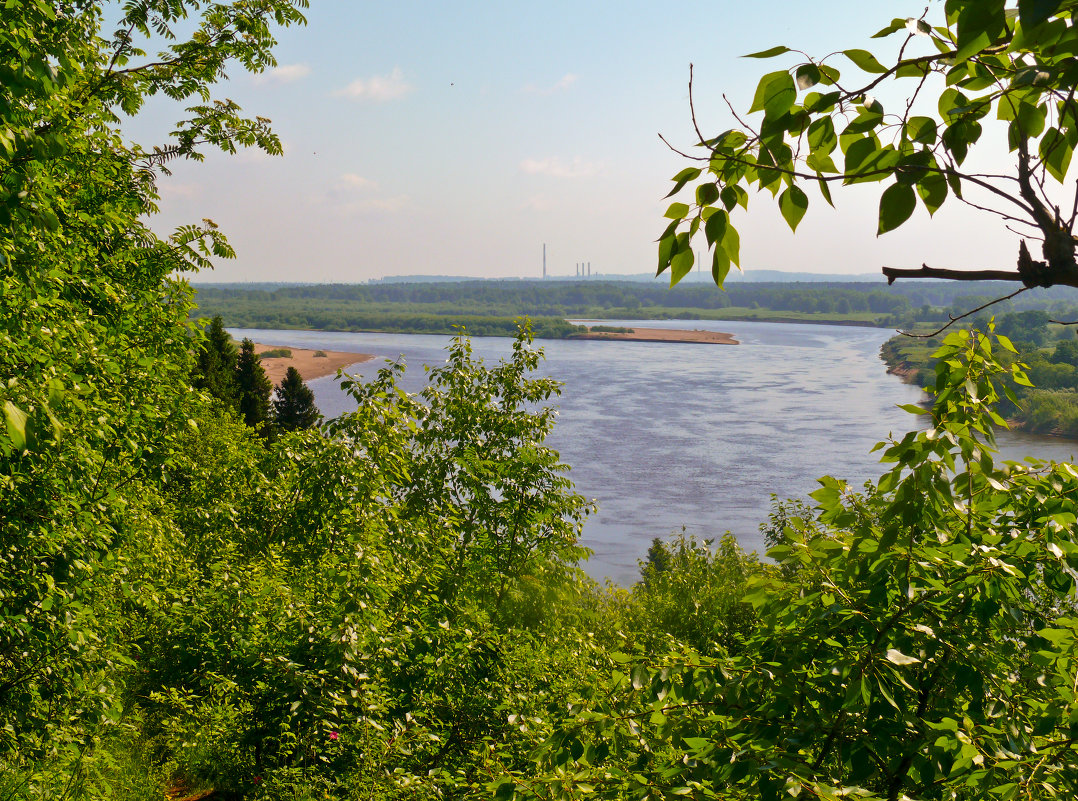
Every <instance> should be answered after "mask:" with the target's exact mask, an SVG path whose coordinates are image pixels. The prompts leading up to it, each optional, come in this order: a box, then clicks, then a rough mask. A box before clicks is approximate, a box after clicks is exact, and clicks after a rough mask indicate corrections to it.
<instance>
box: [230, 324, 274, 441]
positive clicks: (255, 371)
mask: <svg viewBox="0 0 1078 801" xmlns="http://www.w3.org/2000/svg"><path fill="white" fill-rule="evenodd" d="M272 392H273V384H272V383H271V382H270V380H269V378H268V377H267V376H266V370H265V368H264V367H263V366H262V362H261V361H260V360H259V358H258V354H257V353H255V343H254V342H252V341H251V340H250V339H244V340H243V342H242V343H241V345H240V355H239V358H238V360H237V361H236V394H237V396H238V407H239V413H240V416H241V417H242V418H243V421H244V422H245V423H247V425H249V426H250V427H251V428H258V427H259V426H261V425H263V424H264V423H266V422H267V421H268V420H269V411H270V394H271V393H272Z"/></svg>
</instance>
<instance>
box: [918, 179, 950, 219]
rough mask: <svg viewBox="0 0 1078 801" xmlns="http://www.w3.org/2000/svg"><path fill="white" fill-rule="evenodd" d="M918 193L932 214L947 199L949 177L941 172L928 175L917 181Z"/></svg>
mask: <svg viewBox="0 0 1078 801" xmlns="http://www.w3.org/2000/svg"><path fill="white" fill-rule="evenodd" d="M917 194H918V195H920V196H921V202H922V203H924V204H925V208H926V209H928V213H929V215H930V216H931V215H933V214H935V213H936V210H937V209H939V207H940V206H942V205H943V202H944V201H945V200H946V199H947V179H946V178H945V177H944V176H943V175H941V174H940V173H932V174H930V175H926V176H925V177H924V178H922V179H921V180H920V181H918V182H917Z"/></svg>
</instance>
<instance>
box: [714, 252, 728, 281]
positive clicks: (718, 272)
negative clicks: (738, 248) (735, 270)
mask: <svg viewBox="0 0 1078 801" xmlns="http://www.w3.org/2000/svg"><path fill="white" fill-rule="evenodd" d="M729 274H730V257H729V256H728V255H727V253H726V251H725V250H724V249H723V248H715V250H714V252H713V253H712V254H711V277H712V278H713V279H714V281H715V286H717V287H718V288H719V289H722V286H723V283H724V282H725V281H726V276H727V275H729Z"/></svg>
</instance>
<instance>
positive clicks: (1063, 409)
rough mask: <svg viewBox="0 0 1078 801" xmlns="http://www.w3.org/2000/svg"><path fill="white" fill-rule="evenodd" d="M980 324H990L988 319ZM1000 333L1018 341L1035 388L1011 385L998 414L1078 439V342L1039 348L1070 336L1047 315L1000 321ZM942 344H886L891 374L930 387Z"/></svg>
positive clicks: (884, 354) (1031, 313)
mask: <svg viewBox="0 0 1078 801" xmlns="http://www.w3.org/2000/svg"><path fill="white" fill-rule="evenodd" d="M979 323H981V324H983V325H987V324H988V323H989V321H988V320H981V321H979ZM998 330H999V331H1000V333H1004V332H1006V335H1007V336H1008V338H1009V339H1013V340H1014V346H1015V348H1016V349H1017V351H1018V358H1019V359H1020V360H1021V361H1022V362H1023V363H1025V364H1026V365H1027V369H1026V373H1027V375H1028V376H1029V379H1030V383H1031V384H1032V386H1023V385H1017V384H1012V385H1011V386H1010V387H1009V388H1010V390H1011V391H1012V393H1013V396H1014V399H1013V401H1012V400H1010V399H1004V400H1002V401H1001V402H1000V404H999V411H1000V412H1001V413H1002V414H1004V415H1005V416H1007V417H1008V418H1009V419H1011V421H1012V422H1013V423H1014V424H1015V425H1017V426H1018V427H1020V428H1023V429H1025V430H1028V431H1032V432H1035V433H1041V434H1058V435H1063V436H1069V437H1075V436H1078V342H1075V341H1074V340H1073V339H1060V340H1056V341H1055V342H1056V344H1055V345H1054V346H1053V347H1040V346H1041V345H1042V344H1044V343H1046V342H1048V341H1049V340H1050V339H1051V338H1052V337H1053V336H1058V335H1061V334H1062V335H1064V336H1066V335H1067V330H1066V329H1063V328H1061V327H1060V326H1058V325H1049V321H1048V319H1047V315H1046V314H1045V313H1044V312H1037V311H1026V312H1019V313H1011V314H1005V315H1003V316H1002V317H1000V318H999V321H998ZM938 344H939V340H938V337H932V338H929V339H928V340H927V343H926V341H925V340H924V339H915V338H910V337H903V336H897V337H892V338H891V339H890V340H888V341H887V342H886V343H885V344H884V346H883V348H882V349H881V355H882V357H883V359H884V361H885V362H887V364H888V366H889V367H890V368H891V369H892V370H897V371H899V372H901V373H902V374H903V375H905V376H906V377H907V378H908V379H909V380H912V381H913V382H915V383H918V384H920V385H921V386H922V387H925V386H927V385H928V384H930V383H931V377H932V375H933V371H934V369H935V363H936V358H935V357H934V355H933V350H934V347H933V345H938ZM1004 358H1006V357H1004Z"/></svg>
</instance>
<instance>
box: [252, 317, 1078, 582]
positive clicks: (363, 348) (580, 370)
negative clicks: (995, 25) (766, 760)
mask: <svg viewBox="0 0 1078 801" xmlns="http://www.w3.org/2000/svg"><path fill="white" fill-rule="evenodd" d="M607 324H609V325H633V324H634V323H633V321H608V323H607ZM636 324H637V325H641V326H645V327H652V328H659V327H666V328H702V329H708V330H717V331H729V332H730V333H733V334H734V335H735V336H736V337H737V338H738V340H739V341H740V342H741V343H742V344H740V345H736V346H730V345H700V344H679V343H657V342H597V341H565V340H554V341H545V342H542V343H541V344H542V345H543V348H544V350H545V352H546V362H545V364H544V365H543V367H542V373H543V374H545V375H550V376H553V377H554V378H557V379H558V380H560V381H562V382H564V388H563V391H562V396H561V399H560V402H559V404H558V405H559V409H560V414H559V418H558V424H557V426H555V429H554V433H553V435H552V436H551V439H550V444H551V445H552V446H553V447H555V448H557V449H558V450H559V451H560V452H561V456H562V459H563V460H564V461H565V462H566V463H568V464H570V465H572V467H573V470H572V473H571V477H572V479H573V481H574V482H575V484H576V486H577V489H578V491H579V492H581V493H582V494H584V495H586V496H587V497H589V498H594V499H596V500H597V501H598V504H599V514H598V515H597V516H595V517H594V518H592V519H591V520H589V522H588V523H587V525H586V526H585V529H584V544H585V545H587V546H588V547H590V548H592V549H593V550H594V552H595V555H594V556H593V557H592V558H591V560H590V562H589V563H588V565H587V569H588V572H589V573H591V574H592V575H594V576H596V577H597V578H603V577H607V576H608V577H610V578H612V579H614V580H615V581H617V582H619V583H626V584H627V583H631V582H633V581H635V579H636V577H637V560H638V559H639V558H641V557H642V556H643V555H644V554H645V552H646V551H647V547H648V544H649V543H650V541H651V539H652V537H656V536H659V537H661V536H665V535H667V534H669V533H671V532H673V531H676V530H679V529H680V528H681V527H682V526H685V528H686V529H687V530H688V531H689V532H690V533H693V534H696V535H698V536H702V537H717V536H719V535H721V534H722V533H723V532H725V531H726V530H730V531H732V532H733V533H734V534H735V535H736V536H737V538H738V540H739V541H740V542H741V543H742V545H743V546H745V547H746V548H750V549H753V548H755V549H761V550H762V547H763V542H762V538H761V535H760V532H759V526H760V523H761V522H763V521H764V520H766V518H767V514H768V512H769V510H770V504H771V501H770V496H771V494H772V493H774V494H776V495H778V496H779V497H783V498H787V497H803V496H805V495H806V494H807V493H809V492H811V491H812V490H813V489H815V487H816V486H817V484H816V481H815V479H816V478H817V477H818V476H821V475H824V474H830V475H834V476H836V477H839V478H843V479H846V480H847V481H850V482H851V483H852V484H855V485H860V484H862V483H863V482H865V481H867V480H874V479H876V478H878V477H879V475H880V474H881V473H882V472H883V469H882V466H881V465H880V464H879V462H878V456H879V454H878V453H877V454H870V453H869V450H870V449H871V447H872V446H873V445H874V444H875V443H876V442H878V441H880V440H881V439H886V438H887V437H888V435H889V434H890V433H892V432H893V433H894V434H896V435H900V434H901V433H903V432H905V431H906V430H908V429H910V428H913V427H916V426H917V425H918V424H919V421H918V420H917V419H915V418H914V417H913V416H912V415H909V414H907V413H906V412H903V411H901V410H900V409H898V408H896V406H897V405H898V404H905V403H913V402H916V401H917V400H918V399H919V398H920V395H921V393H920V392H919V391H918V390H917V389H916V388H915V387H912V386H909V385H906V384H903V383H902V382H901V381H899V380H898V379H897V378H895V377H893V376H888V375H886V373H885V372H884V368H883V365H882V363H881V362H880V359H879V349H880V345H881V344H883V342H884V341H885V340H886V339H887V338H888V337H889V336H890V335H891V333H892V332H891V331H889V330H887V329H874V328H857V327H841V326H815V325H787V324H780V323H742V322H715V321H693V320H677V321H651V320H649V321H647V322H644V323H640V322H637V323H636ZM233 333H234V335H235V336H239V337H242V336H249V337H251V338H252V339H254V340H255V341H257V342H263V343H266V344H269V345H279V346H294V347H304V348H322V349H325V350H344V351H349V350H353V351H356V352H360V353H374V354H377V355H378V356H380V357H385V358H397V357H398V356H401V355H403V357H404V358H405V360H406V362H407V363H408V365H409V372H408V373H407V374H406V376H405V381H404V388H405V389H408V390H409V391H415V390H418V389H419V388H420V387H421V385H422V381H423V371H422V369H421V367H420V366H421V365H422V364H424V363H427V364H435V363H441V362H443V361H444V360H445V354H444V351H443V348H444V346H445V344H446V341H447V340H446V338H445V337H440V336H408V335H391V334H351V333H336V332H324V331H253V330H237V331H234V332H233ZM510 344H511V341H510V340H508V339H504V338H477V339H475V340H474V341H473V346H474V348H475V351H476V353H477V354H479V355H481V356H483V357H484V358H486V359H488V360H496V359H498V358H501V357H503V356H506V355H508V353H509V350H510ZM381 364H382V362H381V361H380V360H376V361H372V362H367V363H365V364H361V365H358V366H357V368H356V371H357V372H359V373H360V374H361V375H370V374H372V373H373V372H374V371H375V370H376V369H377V368H378V367H379V366H381ZM310 386H311V389H313V390H314V393H315V398H316V401H317V403H318V406H319V408H320V409H321V410H322V412H323V413H324V414H325V415H326V416H327V417H332V416H335V415H337V414H340V413H342V412H344V411H346V410H348V404H349V399H348V397H347V396H346V395H344V394H343V393H342V392H341V391H340V389H339V388H338V387H337V382H336V380H335V379H333V378H323V379H319V380H316V381H312V382H310ZM1074 445H1075V443H1072V442H1069V441H1064V440H1057V439H1051V438H1042V437H1030V436H1026V435H1022V434H1013V433H1004V434H1002V435H1001V436H1000V446H1001V450H1002V452H1003V455H1004V457H1005V458H1008V459H1021V458H1024V457H1025V456H1027V455H1035V456H1038V457H1041V458H1046V459H1056V460H1065V459H1066V460H1070V459H1071V454H1072V452H1073V451H1074V450H1075V448H1074V447H1073V446H1074Z"/></svg>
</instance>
